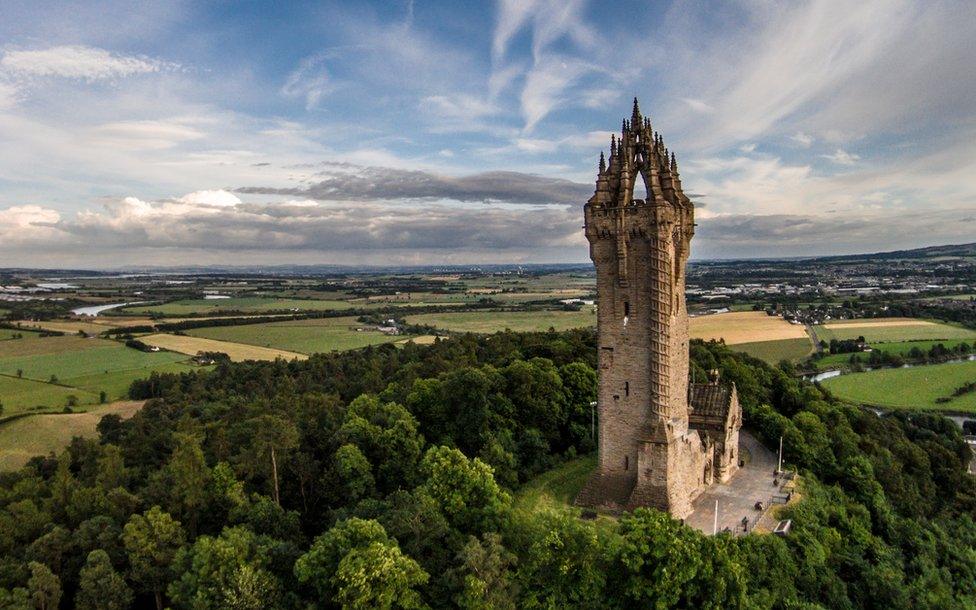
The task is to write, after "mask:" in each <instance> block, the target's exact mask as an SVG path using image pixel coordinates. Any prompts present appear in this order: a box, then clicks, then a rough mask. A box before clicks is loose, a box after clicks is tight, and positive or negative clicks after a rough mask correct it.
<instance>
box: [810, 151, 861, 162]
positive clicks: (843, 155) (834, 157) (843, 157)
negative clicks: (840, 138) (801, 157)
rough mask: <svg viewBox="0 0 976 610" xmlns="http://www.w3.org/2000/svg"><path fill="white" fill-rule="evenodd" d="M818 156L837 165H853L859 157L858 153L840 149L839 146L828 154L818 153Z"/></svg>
mask: <svg viewBox="0 0 976 610" xmlns="http://www.w3.org/2000/svg"><path fill="white" fill-rule="evenodd" d="M820 156H821V157H823V158H824V159H827V160H828V161H830V162H832V163H836V164H837V165H854V164H855V163H857V162H858V161H859V160H860V159H861V157H859V156H858V155H855V154H853V153H849V152H847V151H846V150H842V149H840V148H838V149H837V150H835V151H834V152H832V153H830V154H829V155H820Z"/></svg>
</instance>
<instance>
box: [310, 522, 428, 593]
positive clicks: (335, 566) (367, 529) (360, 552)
mask: <svg viewBox="0 0 976 610" xmlns="http://www.w3.org/2000/svg"><path fill="white" fill-rule="evenodd" d="M295 577H296V578H298V581H299V582H301V583H303V584H306V585H310V586H311V587H312V588H314V589H315V591H316V592H317V593H318V594H319V599H320V600H322V601H324V602H328V601H336V602H338V603H340V604H342V606H343V607H345V608H394V607H398V608H417V607H420V596H419V594H418V593H417V592H416V591H415V589H414V587H417V586H420V585H422V584H424V583H426V582H427V579H428V578H429V577H428V575H427V573H426V572H424V571H423V570H422V569H421V568H420V566H419V565H417V562H415V561H414V560H413V559H411V558H409V557H407V556H405V555H403V553H402V552H401V551H400V548H399V547H398V546H397V544H396V542H395V541H393V540H390V538H389V537H388V536H387V534H386V531H385V530H384V529H383V526H382V525H380V524H379V523H377V522H376V521H373V520H366V519H359V518H355V517H354V518H351V519H346V520H344V521H340V522H338V523H337V524H336V525H335V526H334V527H333V528H332V529H330V530H329V531H327V532H325V533H324V534H322V535H321V536H319V537H318V538H316V539H315V541H314V542H313V543H312V547H311V548H310V549H309V550H308V552H307V553H305V554H304V555H302V556H301V557H299V558H298V561H296V562H295Z"/></svg>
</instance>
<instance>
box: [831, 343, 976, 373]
mask: <svg viewBox="0 0 976 610" xmlns="http://www.w3.org/2000/svg"><path fill="white" fill-rule="evenodd" d="M974 341H976V339H973V340H969V341H967V340H965V339H951V340H948V341H892V342H890V343H872V344H870V346H871V348H872V349H876V350H879V351H883V352H887V353H889V354H892V355H894V354H897V355H899V356H902V357H907V356H908V353H909V352H910V351H912V348H914V347H917V348H918V349H920V350H922V351H923V352H925V353H928V351H929V350H930V349H932V347H933V346H935V345H936V344H939V343H941V344H942V345H943V346H945V347H946V349H951V348H953V347H955V346H956V345H959V344H960V343H966V344H969V345H972V344H973V342H974ZM852 355H854V354H830V355H827V356H824V357H823V358H821V359H819V360H817V361H816V362H815V363H814V364H816V366H817V368H819V369H829V368H836V367H839V366H844V365H845V364H848V363H849V362H850V360H851V356H852ZM857 355H858V356H859V357H860V359H861V362H862V363H867V361H868V358H870V357H871V354H869V353H859V354H857Z"/></svg>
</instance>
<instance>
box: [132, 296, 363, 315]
mask: <svg viewBox="0 0 976 610" xmlns="http://www.w3.org/2000/svg"><path fill="white" fill-rule="evenodd" d="M353 307H355V305H353V304H351V303H350V302H349V301H334V300H329V301H320V300H313V299H279V298H274V297H234V298H230V299H184V300H182V301H173V302H171V303H163V304H161V305H139V306H135V307H126V308H125V309H123V310H122V312H123V313H139V314H153V315H159V316H185V315H189V314H195V313H218V312H222V311H242V312H248V313H256V312H261V311H281V310H298V311H333V310H342V309H352V308H353Z"/></svg>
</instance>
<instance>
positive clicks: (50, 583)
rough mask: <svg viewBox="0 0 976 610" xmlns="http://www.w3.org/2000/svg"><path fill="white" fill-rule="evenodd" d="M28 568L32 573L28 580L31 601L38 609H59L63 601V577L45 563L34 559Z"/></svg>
mask: <svg viewBox="0 0 976 610" xmlns="http://www.w3.org/2000/svg"><path fill="white" fill-rule="evenodd" d="M27 568H28V569H29V570H30V573H31V576H30V580H28V581H27V590H28V591H29V592H30V599H31V603H33V604H34V607H35V608H37V610H57V608H58V604H59V603H61V579H60V578H58V577H57V576H55V575H54V573H53V572H51V570H50V569H49V568H48V567H47V566H46V565H44V564H43V563H38V562H36V561H32V562H30V563H29V564H27Z"/></svg>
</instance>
